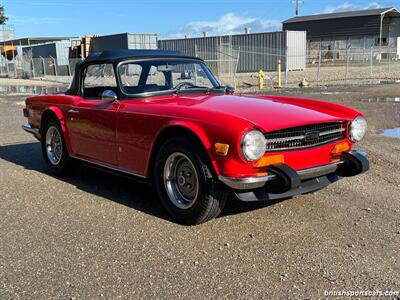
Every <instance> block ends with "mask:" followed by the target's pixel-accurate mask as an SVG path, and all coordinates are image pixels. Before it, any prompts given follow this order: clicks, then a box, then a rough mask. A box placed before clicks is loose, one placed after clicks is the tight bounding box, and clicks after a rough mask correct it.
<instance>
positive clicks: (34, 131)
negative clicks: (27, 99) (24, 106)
mask: <svg viewBox="0 0 400 300" xmlns="http://www.w3.org/2000/svg"><path fill="white" fill-rule="evenodd" d="M22 129H23V130H25V131H26V132H29V133H32V134H34V135H38V134H39V129H38V128H33V127H32V126H31V125H30V124H29V123H25V124H24V125H22Z"/></svg>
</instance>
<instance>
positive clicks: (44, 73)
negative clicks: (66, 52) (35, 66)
mask: <svg viewBox="0 0 400 300" xmlns="http://www.w3.org/2000/svg"><path fill="white" fill-rule="evenodd" d="M40 59H41V60H42V66H43V76H46V64H45V62H44V58H43V57H40Z"/></svg>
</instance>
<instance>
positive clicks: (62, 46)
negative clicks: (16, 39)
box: [22, 41, 71, 66]
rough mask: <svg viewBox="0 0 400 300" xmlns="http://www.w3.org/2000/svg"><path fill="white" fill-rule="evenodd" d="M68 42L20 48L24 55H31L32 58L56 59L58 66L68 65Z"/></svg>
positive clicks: (69, 43)
mask: <svg viewBox="0 0 400 300" xmlns="http://www.w3.org/2000/svg"><path fill="white" fill-rule="evenodd" d="M70 46H71V42H70V41H58V42H52V43H46V44H39V45H34V46H26V47H22V52H23V53H24V54H28V53H29V55H31V57H32V58H41V57H43V58H49V57H52V58H56V59H57V64H58V65H59V66H65V65H68V54H69V47H70Z"/></svg>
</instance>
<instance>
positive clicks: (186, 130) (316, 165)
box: [23, 50, 369, 224]
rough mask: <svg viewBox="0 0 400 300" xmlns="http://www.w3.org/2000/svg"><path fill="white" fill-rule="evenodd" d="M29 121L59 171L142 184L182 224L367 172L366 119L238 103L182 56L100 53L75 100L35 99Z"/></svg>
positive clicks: (285, 102)
mask: <svg viewBox="0 0 400 300" xmlns="http://www.w3.org/2000/svg"><path fill="white" fill-rule="evenodd" d="M24 116H25V117H27V118H28V122H27V123H26V124H24V125H23V129H24V130H26V131H28V132H30V133H32V134H33V135H34V136H35V137H36V138H37V139H39V140H40V141H41V144H42V149H43V155H44V159H45V161H46V163H47V165H48V167H49V168H50V170H51V171H52V172H53V173H54V174H56V175H64V174H67V173H68V172H70V171H71V170H73V169H74V168H75V167H76V166H77V163H78V162H86V163H89V164H95V165H98V166H101V167H104V168H107V169H111V170H113V171H118V172H123V173H126V174H130V175H134V176H136V177H140V178H141V179H144V180H146V181H149V182H151V183H154V185H155V188H156V190H157V192H158V195H159V197H160V199H161V202H162V204H163V206H164V207H165V208H166V210H167V211H168V212H169V214H170V215H171V216H172V218H173V219H174V220H176V221H177V222H180V223H183V224H199V223H202V222H205V221H207V220H210V219H211V218H214V217H216V216H218V215H219V214H220V212H221V211H222V209H223V207H224V205H225V202H226V201H227V199H228V197H229V195H235V196H236V197H237V198H238V199H239V200H242V201H266V200H275V199H284V198H289V197H292V196H294V195H298V194H305V193H309V192H313V191H316V190H319V189H322V188H324V187H326V186H327V185H329V184H330V183H333V182H335V181H337V180H339V179H341V178H343V177H349V176H354V175H357V174H360V173H363V172H365V171H367V170H368V168H369V163H368V160H367V158H366V154H365V153H364V152H361V151H354V150H352V148H353V146H354V144H355V143H356V142H358V141H360V140H361V139H362V138H363V137H364V134H365V132H366V130H367V123H366V121H365V119H364V117H363V115H362V114H361V113H360V112H358V111H355V110H353V109H350V108H347V107H344V106H341V105H337V104H332V103H327V102H322V101H315V100H306V99H297V98H289V97H278V96H255V95H247V96H239V95H234V94H233V90H232V89H231V88H229V87H224V86H220V84H219V83H218V81H217V79H216V78H215V77H214V76H213V74H212V73H211V72H210V70H209V69H208V68H207V66H206V65H205V63H204V62H203V61H202V60H201V59H199V58H195V57H189V56H186V55H183V54H182V53H180V52H174V51H160V50H118V51H105V52H101V53H94V54H91V55H90V56H89V57H88V58H87V59H86V60H85V61H83V62H82V63H80V64H79V65H77V67H76V71H75V75H74V79H73V81H72V83H71V86H70V88H69V90H68V91H67V92H65V93H64V94H55V95H41V96H34V97H29V98H28V99H27V100H26V108H24Z"/></svg>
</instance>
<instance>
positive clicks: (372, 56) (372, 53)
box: [369, 46, 374, 77]
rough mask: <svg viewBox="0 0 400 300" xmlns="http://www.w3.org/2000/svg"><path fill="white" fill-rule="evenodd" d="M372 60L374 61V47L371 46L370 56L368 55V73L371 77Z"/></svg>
mask: <svg viewBox="0 0 400 300" xmlns="http://www.w3.org/2000/svg"><path fill="white" fill-rule="evenodd" d="M373 59H374V46H371V55H370V65H369V72H370V75H371V77H372V64H373V62H372V61H373Z"/></svg>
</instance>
